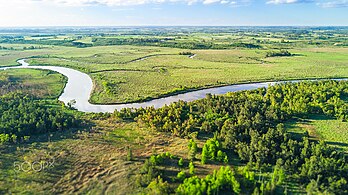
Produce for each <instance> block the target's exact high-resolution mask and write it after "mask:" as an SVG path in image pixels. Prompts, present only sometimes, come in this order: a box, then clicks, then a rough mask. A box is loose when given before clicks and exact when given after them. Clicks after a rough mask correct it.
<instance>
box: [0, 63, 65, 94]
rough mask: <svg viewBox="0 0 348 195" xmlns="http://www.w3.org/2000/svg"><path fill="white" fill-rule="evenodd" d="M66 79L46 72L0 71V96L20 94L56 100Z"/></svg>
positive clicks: (26, 70) (27, 70) (25, 70)
mask: <svg viewBox="0 0 348 195" xmlns="http://www.w3.org/2000/svg"><path fill="white" fill-rule="evenodd" d="M66 82H67V78H66V77H64V76H63V75H61V74H58V73H56V72H53V71H48V70H33V69H8V70H0V96H1V95H4V94H6V93H10V92H21V93H23V94H28V95H32V96H34V97H37V98H40V99H56V98H58V97H59V95H60V94H61V93H62V92H63V89H64V86H65V83H66Z"/></svg>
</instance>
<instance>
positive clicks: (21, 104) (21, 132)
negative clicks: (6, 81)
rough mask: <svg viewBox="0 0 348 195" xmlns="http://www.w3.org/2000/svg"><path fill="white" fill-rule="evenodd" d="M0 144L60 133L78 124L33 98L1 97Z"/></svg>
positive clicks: (12, 94)
mask: <svg viewBox="0 0 348 195" xmlns="http://www.w3.org/2000/svg"><path fill="white" fill-rule="evenodd" d="M0 113H1V117H0V144H4V143H11V142H12V143H16V142H20V141H23V140H26V139H28V138H29V137H30V136H32V135H36V134H43V133H49V132H53V131H63V130H65V129H68V128H71V127H74V126H76V125H77V123H78V120H77V119H76V118H75V116H73V115H71V114H68V113H67V112H65V111H64V110H63V109H61V108H56V107H49V106H47V105H45V103H44V102H40V101H38V100H35V99H33V98H32V97H29V96H25V95H21V94H16V93H10V94H7V95H3V96H1V97H0Z"/></svg>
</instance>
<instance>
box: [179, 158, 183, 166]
mask: <svg viewBox="0 0 348 195" xmlns="http://www.w3.org/2000/svg"><path fill="white" fill-rule="evenodd" d="M178 166H179V167H183V166H184V160H183V159H182V158H180V159H179V161H178Z"/></svg>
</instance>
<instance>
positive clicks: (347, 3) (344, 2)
mask: <svg viewBox="0 0 348 195" xmlns="http://www.w3.org/2000/svg"><path fill="white" fill-rule="evenodd" d="M317 5H319V6H320V7H323V8H340V7H348V0H341V1H329V2H325V3H317Z"/></svg>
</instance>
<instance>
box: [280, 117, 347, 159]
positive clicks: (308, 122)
mask: <svg viewBox="0 0 348 195" xmlns="http://www.w3.org/2000/svg"><path fill="white" fill-rule="evenodd" d="M287 126H288V130H289V132H292V133H294V134H295V135H297V136H303V135H304V134H308V135H309V136H310V137H311V139H314V140H324V141H326V142H327V143H328V144H329V145H331V146H334V147H336V148H338V149H340V150H344V151H345V152H346V153H348V124H347V122H342V121H341V120H337V119H332V118H328V117H325V116H321V115H313V116H310V117H309V118H308V119H298V120H295V121H291V122H289V123H288V124H287Z"/></svg>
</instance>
